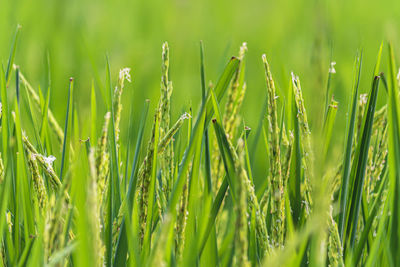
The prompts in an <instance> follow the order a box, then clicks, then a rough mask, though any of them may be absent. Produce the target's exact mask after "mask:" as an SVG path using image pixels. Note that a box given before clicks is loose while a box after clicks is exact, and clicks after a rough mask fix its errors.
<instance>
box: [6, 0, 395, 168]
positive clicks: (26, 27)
mask: <svg viewBox="0 0 400 267" xmlns="http://www.w3.org/2000/svg"><path fill="white" fill-rule="evenodd" d="M17 24H21V25H22V32H21V36H20V37H21V38H20V39H19V43H18V49H17V55H16V63H17V64H18V65H20V67H21V71H22V72H23V73H24V74H25V76H26V77H27V78H28V80H29V81H30V82H31V83H32V84H33V85H34V86H35V87H37V86H39V85H40V86H41V87H42V88H46V86H47V85H46V73H47V72H46V58H47V55H49V58H50V66H51V68H50V72H51V88H52V97H51V108H52V109H53V110H54V111H55V114H56V117H57V118H58V119H59V121H60V122H61V121H63V120H64V116H65V115H64V114H65V109H66V96H67V89H68V78H69V77H71V76H72V77H74V78H75V81H76V90H75V100H76V101H77V102H78V105H79V112H80V113H82V116H80V119H81V123H82V124H84V122H85V118H88V116H89V114H90V105H89V103H90V87H91V83H92V81H95V85H96V87H98V84H97V83H96V79H95V77H96V75H99V77H100V79H101V81H102V82H103V83H104V80H105V74H104V73H105V55H106V54H108V55H109V57H110V62H111V68H112V74H113V77H115V78H116V77H117V75H118V70H119V69H120V68H123V67H130V68H131V69H132V76H133V83H132V84H130V85H128V86H127V88H126V91H125V92H124V111H125V112H126V113H124V115H123V123H122V124H124V122H126V121H127V120H128V119H129V118H128V117H129V116H128V112H129V109H130V105H131V104H132V105H134V111H135V113H134V114H135V117H138V116H139V112H140V110H141V108H142V103H143V102H144V100H145V99H146V98H149V99H151V100H152V106H153V107H154V106H155V104H156V103H157V99H158V96H159V87H160V74H161V45H162V42H163V41H168V42H169V45H170V49H171V61H170V62H171V63H170V65H171V69H170V76H171V79H172V81H173V85H174V93H173V107H172V112H173V118H177V117H178V115H179V114H181V112H182V111H183V110H184V109H187V108H188V107H189V106H190V105H191V106H193V107H194V108H196V107H197V106H198V103H199V102H200V95H201V90H200V75H199V40H203V41H204V44H205V56H206V79H207V80H212V81H216V79H217V78H218V76H219V74H220V73H221V70H222V68H223V66H224V64H225V63H226V62H227V61H228V59H229V58H230V57H231V56H232V55H236V54H237V52H238V49H239V46H240V44H241V43H242V42H244V41H246V42H247V44H248V49H249V50H248V56H247V74H246V80H247V86H248V87H247V88H248V89H247V95H246V97H245V101H244V105H243V108H242V114H243V116H244V119H245V120H246V123H247V124H248V125H249V126H250V127H251V128H256V126H257V122H258V120H259V117H260V112H261V110H262V106H263V102H264V99H265V83H264V71H263V67H262V61H261V55H262V53H266V54H267V57H268V59H269V62H270V64H271V67H272V71H273V74H274V76H275V78H276V83H277V84H278V87H279V90H280V95H281V97H284V94H285V93H284V92H285V90H287V86H288V83H289V77H290V72H291V71H294V72H295V73H296V74H297V75H299V76H300V80H301V81H302V87H303V90H304V91H305V93H304V94H305V101H306V105H307V106H308V112H309V117H310V120H311V123H313V122H314V121H316V120H317V119H318V118H319V117H320V115H321V112H320V111H321V107H322V106H323V103H324V94H325V90H326V89H325V88H326V80H327V76H328V68H329V63H330V61H331V59H332V60H333V61H336V62H337V64H336V71H337V73H336V74H335V75H334V77H333V80H332V91H333V93H334V94H335V98H336V100H337V101H339V112H338V114H339V116H338V117H337V125H338V127H336V128H335V133H334V138H338V139H341V138H342V137H343V136H344V125H345V111H346V109H347V103H348V98H349V97H350V94H349V93H348V92H350V90H351V84H352V74H353V70H352V69H353V61H354V57H355V55H356V53H357V50H359V49H360V48H361V49H363V51H364V65H363V81H362V84H361V91H363V92H365V91H368V90H369V88H370V81H371V80H370V79H369V75H372V70H373V67H374V64H375V59H376V54H377V51H378V48H379V45H380V43H381V42H382V41H386V40H391V41H392V42H393V43H394V47H395V49H396V50H397V51H398V50H399V49H398V48H399V46H398V44H399V33H398V31H397V29H399V26H400V25H399V24H400V1H394V0H392V1H371V0H355V1H348V0H335V1H333V0H330V1H306V0H292V1H288V0H280V1H270V0H269V1H259V0H246V1H243V0H219V1H217V0H213V1H212V0H202V1H189V0H175V1H166V0H147V1H129V0H112V1H111V0H97V1H89V0H68V1H65V0H59V1H55V0H36V1H30V0H2V1H0V33H1V34H0V58H1V60H2V63H3V64H6V62H7V58H8V54H9V50H10V43H11V41H12V38H13V35H14V32H15V28H16V25H17ZM384 58H385V57H384ZM381 92H382V91H381ZM98 99H99V105H100V106H101V98H98ZM381 102H382V100H381ZM99 119H100V118H99ZM87 125H89V124H87ZM99 127H101V125H100V123H99ZM339 143H340V142H339ZM262 160H264V159H260V161H262Z"/></svg>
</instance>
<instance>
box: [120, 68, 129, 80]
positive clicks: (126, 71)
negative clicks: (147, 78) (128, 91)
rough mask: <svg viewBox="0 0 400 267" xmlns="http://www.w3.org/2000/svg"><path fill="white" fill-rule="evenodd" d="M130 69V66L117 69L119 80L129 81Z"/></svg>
mask: <svg viewBox="0 0 400 267" xmlns="http://www.w3.org/2000/svg"><path fill="white" fill-rule="evenodd" d="M130 71H131V68H123V69H121V70H120V71H119V80H120V81H122V80H127V81H128V82H131V74H130V73H129V72H130Z"/></svg>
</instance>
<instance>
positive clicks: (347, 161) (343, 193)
mask: <svg viewBox="0 0 400 267" xmlns="http://www.w3.org/2000/svg"><path fill="white" fill-rule="evenodd" d="M362 56H363V54H362V53H361V55H360V56H358V57H357V58H356V60H355V62H354V66H355V71H356V72H355V76H354V83H353V90H352V105H351V108H350V107H349V111H351V115H350V116H351V117H350V121H349V125H348V133H347V144H346V150H345V154H344V163H343V165H344V167H343V176H342V177H343V178H342V185H341V189H340V198H339V205H340V210H339V221H338V230H339V235H340V239H341V241H342V244H343V243H344V242H343V235H344V226H345V219H346V210H347V205H348V204H347V203H348V202H349V199H348V198H349V196H348V190H349V181H350V170H351V150H352V147H353V139H354V129H355V123H356V113H357V96H358V87H359V85H360V77H361V67H362V59H363V57H362Z"/></svg>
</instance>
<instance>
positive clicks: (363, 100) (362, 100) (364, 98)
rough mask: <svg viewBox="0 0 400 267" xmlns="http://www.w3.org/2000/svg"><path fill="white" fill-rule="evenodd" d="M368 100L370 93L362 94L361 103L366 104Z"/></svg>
mask: <svg viewBox="0 0 400 267" xmlns="http://www.w3.org/2000/svg"><path fill="white" fill-rule="evenodd" d="M367 102H368V95H367V94H361V95H360V105H363V104H366V103H367Z"/></svg>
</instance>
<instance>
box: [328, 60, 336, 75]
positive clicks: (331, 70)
mask: <svg viewBox="0 0 400 267" xmlns="http://www.w3.org/2000/svg"><path fill="white" fill-rule="evenodd" d="M335 65H336V62H335V61H332V62H331V66H330V68H329V73H336V70H335Z"/></svg>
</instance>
